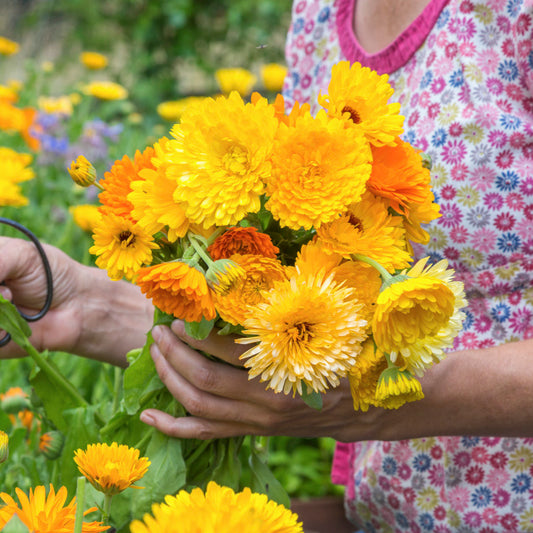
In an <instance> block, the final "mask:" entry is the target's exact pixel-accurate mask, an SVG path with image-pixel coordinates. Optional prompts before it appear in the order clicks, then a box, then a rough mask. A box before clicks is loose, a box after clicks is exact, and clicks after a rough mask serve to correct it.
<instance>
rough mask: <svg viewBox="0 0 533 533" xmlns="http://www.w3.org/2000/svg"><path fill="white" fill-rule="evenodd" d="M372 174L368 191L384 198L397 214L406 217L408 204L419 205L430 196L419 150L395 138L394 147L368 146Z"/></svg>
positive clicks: (368, 183)
mask: <svg viewBox="0 0 533 533" xmlns="http://www.w3.org/2000/svg"><path fill="white" fill-rule="evenodd" d="M372 155H373V158H374V160H373V163H372V173H371V174H370V179H369V180H368V182H367V187H368V189H369V190H370V191H371V192H372V193H374V194H375V195H376V196H381V197H383V198H388V199H389V201H390V205H391V207H392V208H393V209H394V210H395V211H396V212H398V213H402V214H408V208H409V205H411V204H419V205H420V204H423V203H424V202H426V201H427V199H428V197H429V196H430V194H431V191H430V179H431V176H430V172H429V169H427V168H426V167H424V166H423V161H422V156H421V155H420V151H419V150H416V149H415V148H413V147H412V146H411V145H410V144H409V143H407V142H405V141H402V140H401V139H397V141H396V146H381V147H379V148H376V147H372Z"/></svg>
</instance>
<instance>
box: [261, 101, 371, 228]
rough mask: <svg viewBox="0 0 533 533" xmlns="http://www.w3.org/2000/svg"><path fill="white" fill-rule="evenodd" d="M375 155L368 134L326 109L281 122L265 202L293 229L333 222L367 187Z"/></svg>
mask: <svg viewBox="0 0 533 533" xmlns="http://www.w3.org/2000/svg"><path fill="white" fill-rule="evenodd" d="M371 158H372V155H371V152H370V145H369V144H368V142H367V141H366V140H365V138H364V136H363V135H362V134H361V133H358V132H357V131H355V130H354V131H352V130H347V129H346V128H345V127H344V125H343V123H342V121H341V120H338V119H330V118H328V117H327V115H326V114H325V113H324V111H322V112H319V113H318V115H317V116H316V117H313V116H312V115H311V114H306V115H304V116H301V117H298V118H297V119H296V121H295V125H294V126H293V127H287V126H286V125H285V124H280V126H279V131H278V136H277V138H276V141H275V143H274V150H273V152H272V157H271V160H272V175H271V177H270V178H269V179H268V181H267V196H268V197H269V198H268V201H267V203H266V205H265V207H266V209H268V210H269V211H270V212H271V213H272V215H273V217H274V218H275V219H276V220H279V221H280V224H281V226H285V227H289V228H291V229H295V230H298V229H300V228H305V229H311V228H312V227H319V226H320V225H321V224H325V223H327V222H331V221H332V220H334V219H335V218H336V217H337V216H338V213H339V212H343V211H345V210H346V208H347V207H348V205H350V204H351V203H352V202H356V201H358V200H359V198H360V197H361V195H362V194H363V192H364V191H365V188H366V182H367V180H368V178H369V176H370V171H371V164H370V163H371Z"/></svg>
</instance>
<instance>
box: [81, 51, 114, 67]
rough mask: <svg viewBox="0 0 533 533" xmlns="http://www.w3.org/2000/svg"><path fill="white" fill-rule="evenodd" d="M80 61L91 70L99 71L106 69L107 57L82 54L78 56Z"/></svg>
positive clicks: (89, 53) (96, 53)
mask: <svg viewBox="0 0 533 533" xmlns="http://www.w3.org/2000/svg"><path fill="white" fill-rule="evenodd" d="M80 61H81V62H82V63H83V65H85V66H86V67H87V68H88V69H91V70H101V69H103V68H105V67H107V63H108V60H107V57H106V56H105V55H104V54H100V53H98V52H82V53H81V54H80Z"/></svg>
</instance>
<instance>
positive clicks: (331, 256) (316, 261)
mask: <svg viewBox="0 0 533 533" xmlns="http://www.w3.org/2000/svg"><path fill="white" fill-rule="evenodd" d="M341 261H342V255H340V254H337V253H334V252H331V251H330V250H328V249H327V248H326V247H324V246H323V244H322V243H321V242H320V241H319V240H317V239H313V240H312V241H310V242H308V243H307V244H304V245H303V246H302V247H301V248H300V249H299V250H298V253H297V254H296V260H295V263H294V266H295V267H296V268H297V269H298V271H299V272H300V273H302V274H314V273H316V272H318V271H319V270H323V271H324V273H325V274H326V275H328V274H329V273H330V272H331V271H332V270H333V269H334V268H335V267H337V266H339V265H340V263H341Z"/></svg>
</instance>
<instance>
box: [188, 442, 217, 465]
mask: <svg viewBox="0 0 533 533" xmlns="http://www.w3.org/2000/svg"><path fill="white" fill-rule="evenodd" d="M212 442H213V441H211V440H204V441H202V443H201V444H200V445H199V446H198V447H197V448H196V450H194V452H193V453H192V454H191V455H189V457H187V463H189V464H192V463H194V461H195V460H196V458H197V457H199V456H200V455H202V453H204V451H205V449H206V448H207V447H208V446H210V445H211V443H212Z"/></svg>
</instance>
